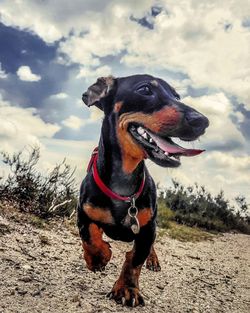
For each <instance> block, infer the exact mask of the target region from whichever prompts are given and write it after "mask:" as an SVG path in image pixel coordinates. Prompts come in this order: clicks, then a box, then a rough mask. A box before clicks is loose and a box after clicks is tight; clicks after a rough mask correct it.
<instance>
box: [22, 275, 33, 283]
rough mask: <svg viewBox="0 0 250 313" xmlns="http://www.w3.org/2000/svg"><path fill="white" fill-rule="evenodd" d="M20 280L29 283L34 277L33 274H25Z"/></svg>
mask: <svg viewBox="0 0 250 313" xmlns="http://www.w3.org/2000/svg"><path fill="white" fill-rule="evenodd" d="M19 280H21V281H23V282H25V283H29V282H31V281H32V280H33V278H32V277H31V276H23V277H21V278H19Z"/></svg>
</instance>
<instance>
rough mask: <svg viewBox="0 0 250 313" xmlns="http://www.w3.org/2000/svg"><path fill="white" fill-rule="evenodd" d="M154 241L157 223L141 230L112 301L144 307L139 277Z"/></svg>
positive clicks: (111, 294) (127, 254)
mask: <svg viewBox="0 0 250 313" xmlns="http://www.w3.org/2000/svg"><path fill="white" fill-rule="evenodd" d="M154 239H155V223H154V222H151V223H149V224H148V225H146V226H144V227H142V228H141V231H140V233H139V234H138V235H137V237H136V239H135V243H134V247H133V249H132V250H131V251H129V252H127V253H126V260H125V262H124V264H123V267H122V271H121V274H120V276H119V278H118V280H117V281H116V283H115V284H114V286H113V288H112V290H111V292H110V293H109V294H108V296H109V298H110V299H114V300H115V301H116V302H117V303H121V304H123V305H128V306H132V307H134V306H137V305H144V300H143V297H142V295H141V294H140V292H139V276H140V272H141V268H142V265H143V263H144V262H145V260H146V259H147V257H148V255H149V253H150V250H151V246H152V244H153V242H154Z"/></svg>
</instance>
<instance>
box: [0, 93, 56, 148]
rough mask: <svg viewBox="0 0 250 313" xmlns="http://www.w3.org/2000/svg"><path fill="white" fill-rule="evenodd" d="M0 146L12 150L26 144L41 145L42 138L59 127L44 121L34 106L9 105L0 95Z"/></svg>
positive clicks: (51, 135)
mask: <svg viewBox="0 0 250 313" xmlns="http://www.w3.org/2000/svg"><path fill="white" fill-rule="evenodd" d="M0 125H1V128H0V146H1V150H4V151H8V152H11V153H12V152H14V151H17V150H18V149H22V148H23V147H24V146H28V145H41V139H42V138H52V137H53V136H54V135H55V133H56V132H57V131H59V130H60V127H59V126H58V125H55V124H50V123H45V122H44V121H43V120H42V119H41V118H40V117H39V116H38V115H37V110H36V109H35V108H28V109H24V108H20V107H16V106H11V105H10V103H9V102H7V101H4V100H3V99H2V97H1V95H0Z"/></svg>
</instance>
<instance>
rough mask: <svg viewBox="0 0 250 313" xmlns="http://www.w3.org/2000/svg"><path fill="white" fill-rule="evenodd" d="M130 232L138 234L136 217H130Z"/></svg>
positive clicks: (138, 225) (138, 226)
mask: <svg viewBox="0 0 250 313" xmlns="http://www.w3.org/2000/svg"><path fill="white" fill-rule="evenodd" d="M130 228H131V230H132V232H133V233H134V234H135V235H137V234H139V232H140V224H139V221H138V219H137V217H136V216H133V217H131V226H130Z"/></svg>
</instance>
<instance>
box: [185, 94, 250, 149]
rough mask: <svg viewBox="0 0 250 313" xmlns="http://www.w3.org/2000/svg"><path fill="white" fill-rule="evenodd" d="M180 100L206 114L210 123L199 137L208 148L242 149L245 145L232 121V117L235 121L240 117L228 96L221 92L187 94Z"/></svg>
mask: <svg viewBox="0 0 250 313" xmlns="http://www.w3.org/2000/svg"><path fill="white" fill-rule="evenodd" d="M182 101H183V102H184V103H185V104H187V105H190V106H191V107H193V108H195V109H197V110H198V111H200V112H201V113H203V114H204V115H206V116H207V117H208V119H209V121H210V125H209V127H208V129H207V130H206V134H205V135H204V136H202V137H201V139H200V140H201V142H204V144H205V147H206V148H207V149H209V150H212V149H216V150H220V151H228V150H232V151H233V150H236V149H238V148H240V149H242V148H243V147H244V146H245V145H246V140H245V138H244V136H243V135H242V133H241V131H240V130H239V129H238V127H237V123H235V122H233V117H234V119H235V120H236V121H237V120H239V119H241V118H242V117H241V116H239V114H238V113H239V112H234V107H233V104H232V102H231V101H230V100H229V98H228V97H227V96H226V95H225V94H224V93H222V92H219V93H215V94H211V95H204V96H201V97H190V96H187V97H185V98H183V99H182Z"/></svg>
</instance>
